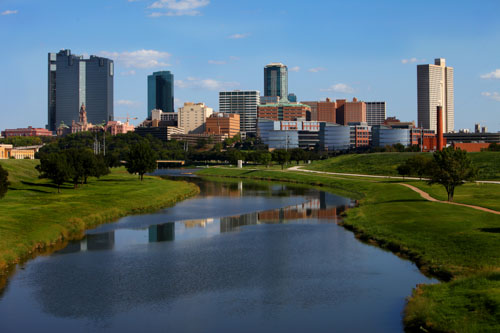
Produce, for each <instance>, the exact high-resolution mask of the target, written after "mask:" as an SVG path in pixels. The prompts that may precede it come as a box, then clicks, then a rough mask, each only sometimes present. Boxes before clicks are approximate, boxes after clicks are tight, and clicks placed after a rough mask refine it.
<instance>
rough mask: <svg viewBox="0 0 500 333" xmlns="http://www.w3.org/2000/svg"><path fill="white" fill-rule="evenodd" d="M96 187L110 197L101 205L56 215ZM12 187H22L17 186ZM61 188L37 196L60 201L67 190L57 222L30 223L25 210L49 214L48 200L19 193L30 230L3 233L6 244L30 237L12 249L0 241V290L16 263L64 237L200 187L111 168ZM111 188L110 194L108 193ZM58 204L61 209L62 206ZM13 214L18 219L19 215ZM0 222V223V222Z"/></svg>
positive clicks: (184, 196)
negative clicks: (44, 202)
mask: <svg viewBox="0 0 500 333" xmlns="http://www.w3.org/2000/svg"><path fill="white" fill-rule="evenodd" d="M16 185H17V184H16V183H15V182H14V184H13V185H11V187H15V186H16ZM162 185H164V186H162ZM97 187H99V189H98V190H99V191H100V192H102V194H103V196H105V198H106V200H109V201H108V202H106V205H107V206H106V208H99V209H97V208H95V209H89V210H87V211H86V213H87V214H72V215H73V216H70V215H68V216H61V215H64V213H66V212H67V211H72V209H73V207H74V206H78V204H79V202H80V201H81V200H82V199H83V200H87V199H88V200H90V199H91V198H92V193H86V192H90V191H91V190H96V188H97ZM120 187H122V188H120ZM131 187H132V188H135V191H129V190H130V188H131ZM10 191H11V190H9V192H10ZM12 191H13V192H21V191H16V190H12ZM65 191H66V192H63V193H62V194H61V196H59V195H58V194H54V193H51V192H50V193H44V194H42V195H41V196H42V197H43V198H45V199H46V200H47V201H49V202H50V201H63V200H65V198H64V197H63V196H64V195H67V196H69V197H70V199H71V200H73V202H71V201H70V200H68V201H65V202H64V203H63V204H62V205H60V206H62V208H61V212H60V213H58V212H56V216H57V217H59V220H58V221H57V222H54V223H52V224H51V222H52V221H51V222H48V223H46V224H44V225H42V226H40V227H39V228H38V227H37V226H36V225H35V224H36V223H37V222H38V221H36V220H35V219H33V220H32V219H31V218H32V216H29V215H30V213H31V212H30V211H31V210H45V211H47V213H48V212H50V213H54V212H53V210H52V208H51V207H50V203H49V204H48V206H49V207H37V206H35V205H36V202H33V199H32V198H30V197H28V194H26V197H25V198H23V197H22V195H21V196H20V198H18V199H21V201H23V204H24V205H25V206H26V207H24V209H23V211H24V212H25V213H26V216H25V217H24V218H22V219H23V220H31V229H30V230H29V231H28V232H24V231H21V232H16V231H11V232H10V234H9V235H7V237H6V238H9V237H10V238H12V239H9V241H10V243H11V244H12V243H14V244H15V242H16V240H18V239H22V238H28V236H29V239H28V240H24V242H25V243H24V244H19V246H17V247H16V248H15V249H11V248H10V247H9V246H8V245H9V241H7V240H5V241H2V243H1V246H0V251H1V252H0V253H1V256H0V293H1V292H2V290H4V288H5V286H6V284H7V283H8V280H9V277H10V276H12V274H13V273H15V271H16V269H17V267H19V265H22V264H23V263H25V262H27V261H29V260H30V259H33V258H36V257H37V256H39V255H45V254H50V253H52V252H54V251H57V250H59V249H60V248H61V246H64V244H67V242H69V241H73V240H78V239H81V238H82V237H84V236H85V231H87V230H89V229H92V228H94V227H97V226H99V225H102V224H105V223H113V222H116V221H117V220H118V219H120V218H122V217H125V216H128V215H137V214H145V213H151V212H154V211H157V210H159V209H163V208H166V207H170V206H172V205H175V204H176V203H178V202H180V201H182V200H184V199H187V198H189V197H192V196H195V195H197V194H198V193H199V191H200V190H199V188H198V187H197V186H196V185H195V184H193V183H188V182H186V181H172V180H166V179H163V178H161V177H158V176H146V177H145V181H144V183H141V182H140V181H138V180H137V178H136V176H134V175H128V174H125V173H124V172H122V171H121V170H113V171H112V173H111V174H110V175H109V176H105V177H102V178H101V179H100V180H93V181H92V182H91V183H90V184H89V185H86V186H85V187H83V188H79V189H76V190H73V189H68V190H65ZM127 191H128V192H127ZM162 191H163V192H162ZM26 192H27V193H29V190H26ZM110 192H114V193H111V194H109V193H110ZM16 194H17V193H16ZM7 195H9V194H7ZM44 196H47V197H44ZM23 199H24V200H23ZM36 199H37V200H39V199H40V195H39V196H37V197H36ZM96 200H97V199H96ZM4 201H5V198H4V199H2V200H0V209H1V208H2V206H4V207H3V208H4V209H5V208H6V206H8V205H9V204H13V203H11V202H8V201H7V202H4ZM18 201H19V200H18ZM75 202H76V205H75ZM89 205H90V206H91V207H92V203H89ZM7 208H8V207H7ZM63 209H65V210H66V211H63ZM43 213H44V212H42V213H39V215H43ZM37 217H39V216H37ZM15 218H18V219H19V216H16V217H15ZM15 218H14V217H13V218H12V220H13V221H16V220H15ZM0 227H2V226H1V225H0ZM3 227H4V228H5V225H3ZM0 230H1V229H0ZM21 230H22V229H21ZM28 233H29V234H28ZM35 237H38V239H33V238H35ZM16 245H17V244H16Z"/></svg>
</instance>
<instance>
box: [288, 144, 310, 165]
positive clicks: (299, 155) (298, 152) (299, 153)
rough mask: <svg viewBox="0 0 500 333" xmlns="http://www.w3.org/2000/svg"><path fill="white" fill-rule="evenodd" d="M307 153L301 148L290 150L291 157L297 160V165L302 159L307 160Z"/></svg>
mask: <svg viewBox="0 0 500 333" xmlns="http://www.w3.org/2000/svg"><path fill="white" fill-rule="evenodd" d="M306 156H307V153H306V152H305V151H304V150H303V149H300V148H294V149H292V150H290V159H291V160H293V161H295V162H297V165H299V162H300V161H302V160H305V159H306V158H307V157H306Z"/></svg>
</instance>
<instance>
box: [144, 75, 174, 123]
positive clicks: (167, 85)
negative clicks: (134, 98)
mask: <svg viewBox="0 0 500 333" xmlns="http://www.w3.org/2000/svg"><path fill="white" fill-rule="evenodd" d="M154 109H159V110H162V111H163V112H174V75H173V74H172V73H170V71H161V72H154V73H153V74H151V75H149V76H148V119H151V111H152V110H154Z"/></svg>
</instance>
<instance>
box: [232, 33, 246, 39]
mask: <svg viewBox="0 0 500 333" xmlns="http://www.w3.org/2000/svg"><path fill="white" fill-rule="evenodd" d="M249 36H250V34H233V35H231V36H228V37H227V38H229V39H243V38H247V37H249Z"/></svg>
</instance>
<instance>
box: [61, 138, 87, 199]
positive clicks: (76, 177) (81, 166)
mask: <svg viewBox="0 0 500 333" xmlns="http://www.w3.org/2000/svg"><path fill="white" fill-rule="evenodd" d="M85 151H86V149H84V148H70V149H67V150H65V151H63V153H64V154H66V158H67V161H68V163H69V165H70V166H71V171H72V174H71V180H72V181H73V186H74V188H75V189H76V188H78V184H79V183H80V182H81V183H82V184H83V182H84V180H85V177H86V174H87V172H88V171H87V170H86V169H87V168H89V166H88V165H87V163H88V161H86V158H87V153H86V152H85Z"/></svg>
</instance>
